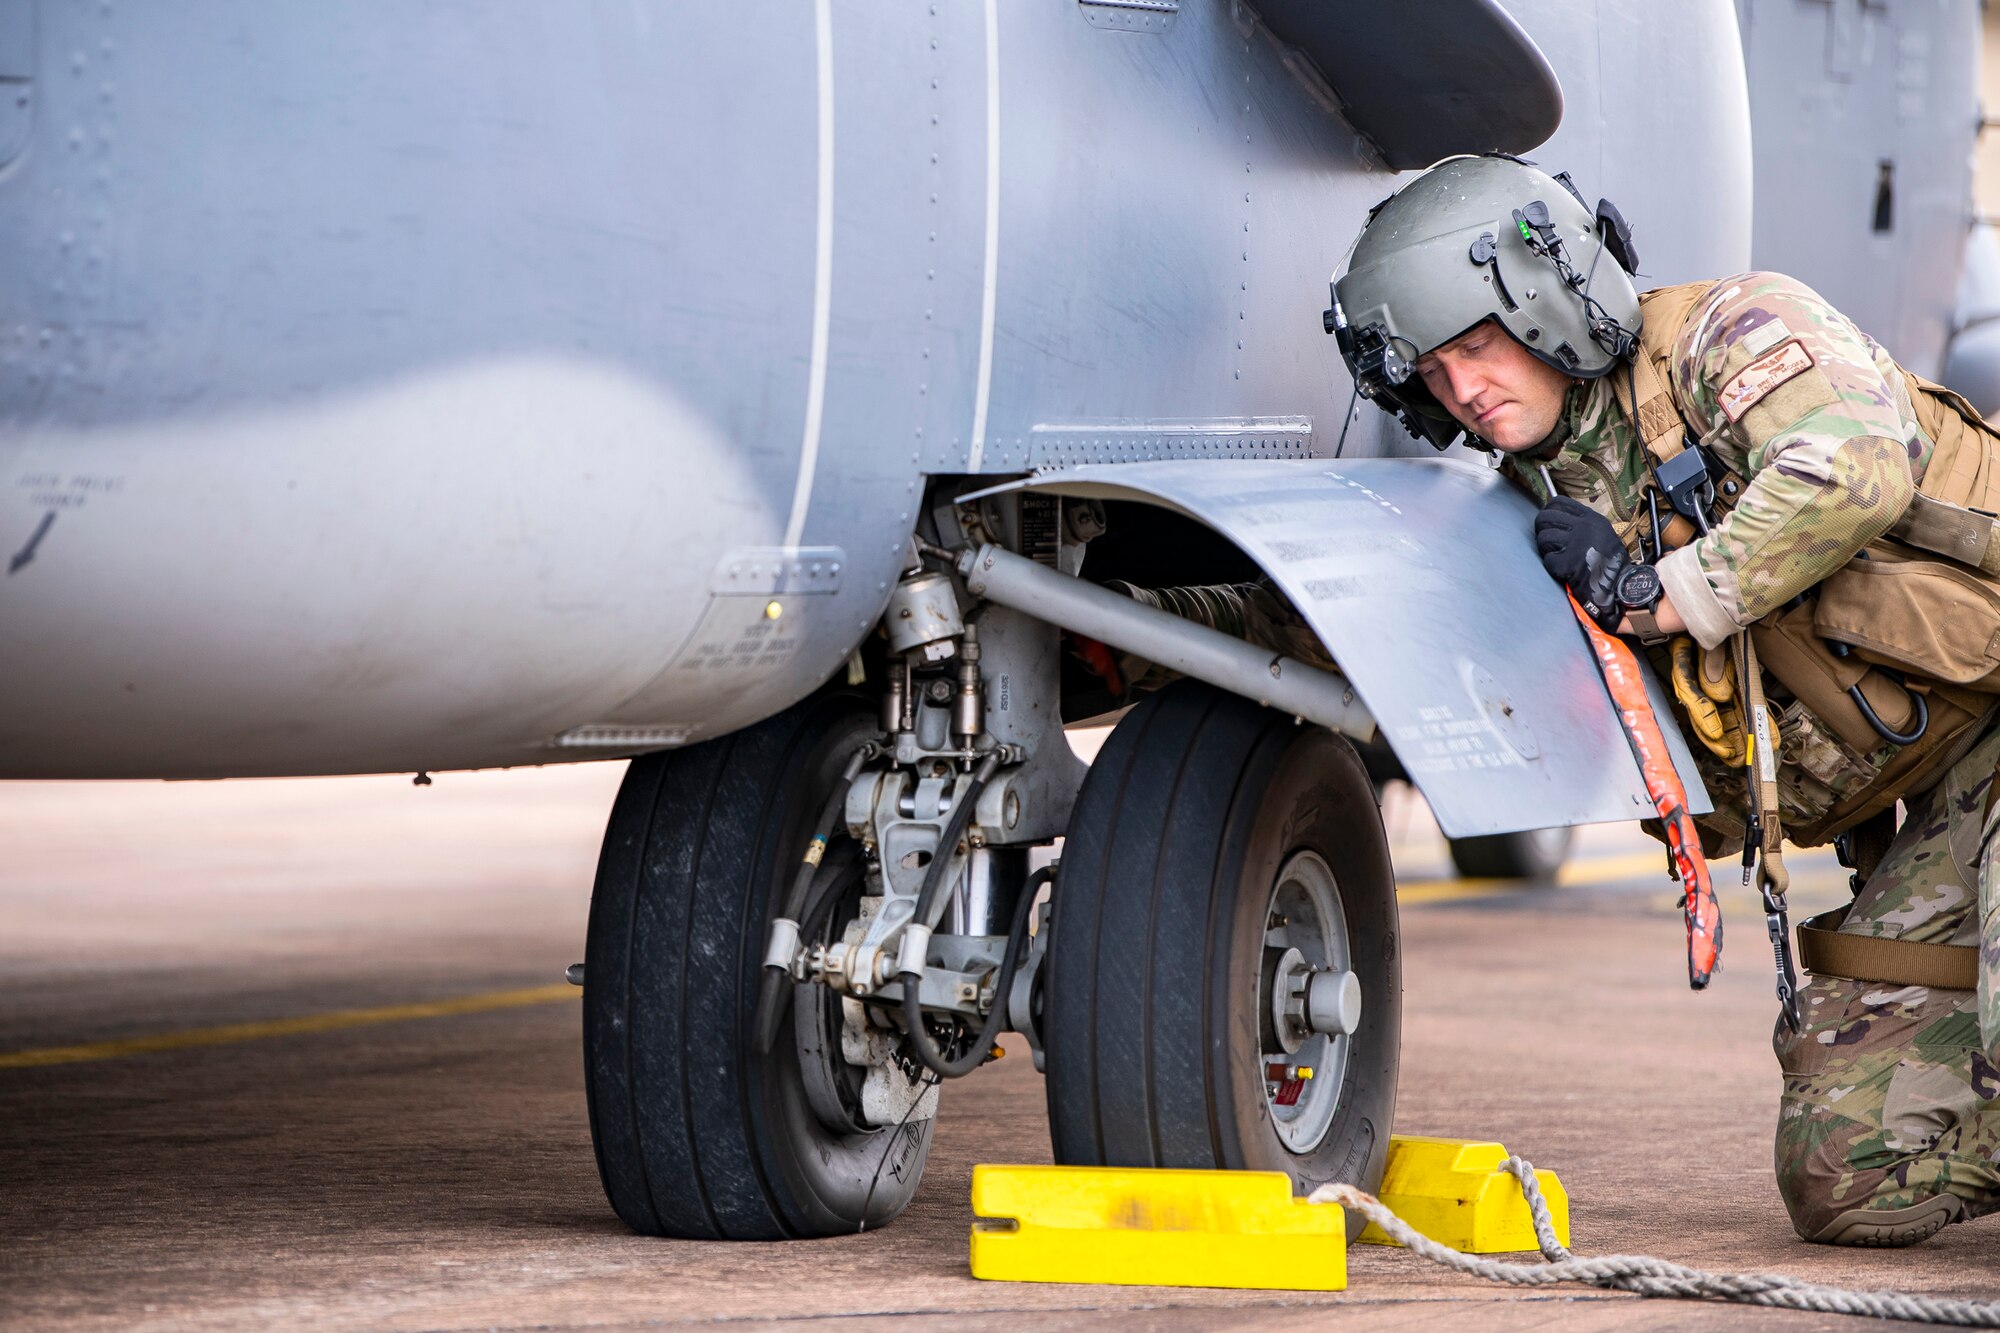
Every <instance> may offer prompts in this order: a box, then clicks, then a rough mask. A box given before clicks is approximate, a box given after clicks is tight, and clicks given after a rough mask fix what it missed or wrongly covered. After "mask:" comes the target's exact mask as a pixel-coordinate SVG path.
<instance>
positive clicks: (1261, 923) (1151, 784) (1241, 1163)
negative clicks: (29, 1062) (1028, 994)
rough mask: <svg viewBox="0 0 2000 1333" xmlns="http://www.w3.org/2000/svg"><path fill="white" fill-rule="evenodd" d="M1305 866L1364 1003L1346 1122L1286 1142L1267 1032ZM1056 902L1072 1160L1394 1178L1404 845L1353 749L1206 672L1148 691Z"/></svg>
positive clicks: (1051, 1063) (1345, 1083)
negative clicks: (1205, 680) (1387, 832)
mask: <svg viewBox="0 0 2000 1333" xmlns="http://www.w3.org/2000/svg"><path fill="white" fill-rule="evenodd" d="M1307 863H1309V864H1311V865H1314V866H1318V867H1321V868H1322V872H1328V871H1330V878H1331V880H1332V882H1333V883H1334V885H1335V886H1336V887H1335V889H1334V891H1333V893H1332V895H1331V901H1332V902H1333V903H1334V904H1335V908H1336V910H1335V911H1333V912H1332V913H1331V914H1330V915H1331V916H1337V917H1340V918H1342V920H1343V922H1344V926H1343V927H1342V929H1341V930H1340V931H1339V933H1340V934H1342V935H1343V936H1344V940H1345V952H1346V955H1347V957H1346V962H1345V965H1346V967H1347V968H1349V969H1351V970H1352V972H1353V973H1354V974H1355V976H1356V977H1357V978H1358V980H1359V982H1360V988H1361V1001H1362V1004H1361V1011H1360V1022H1359V1025H1358V1027H1357V1028H1356V1029H1355V1030H1354V1031H1353V1033H1352V1035H1349V1036H1344V1037H1341V1038H1338V1040H1339V1041H1343V1042H1346V1043H1348V1045H1347V1046H1346V1047H1345V1048H1344V1051H1343V1053H1342V1055H1341V1057H1340V1059H1341V1071H1340V1073H1339V1075H1338V1077H1339V1079H1340V1083H1339V1086H1338V1087H1336V1088H1334V1089H1333V1091H1334V1093H1335V1099H1334V1101H1333V1102H1332V1103H1331V1106H1330V1115H1331V1119H1330V1121H1328V1120H1326V1119H1325V1118H1324V1117H1325V1112H1323V1113H1322V1119H1321V1126H1322V1128H1321V1129H1320V1130H1319V1132H1318V1137H1317V1138H1316V1139H1314V1138H1310V1137H1308V1138H1305V1139H1298V1138H1295V1139H1294V1140H1293V1142H1292V1143H1290V1144H1288V1142H1287V1141H1286V1139H1285V1138H1283V1137H1281V1135H1283V1134H1285V1133H1288V1132H1292V1131H1294V1130H1296V1129H1298V1128H1299V1126H1297V1125H1293V1126H1290V1127H1289V1128H1287V1127H1286V1126H1283V1125H1281V1123H1280V1117H1281V1115H1282V1114H1285V1113H1283V1112H1280V1111H1279V1110H1278V1107H1277V1101H1276V1094H1275V1093H1274V1091H1273V1088H1272V1085H1271V1084H1270V1083H1267V1081H1266V1074H1267V1073H1268V1072H1269V1066H1268V1065H1267V1063H1266V1060H1265V1051H1264V1048H1265V1046H1267V1045H1268V1044H1269V1043H1270V1040H1271V1038H1270V1032H1271V1028H1270V1020H1269V1019H1268V1017H1267V1016H1266V1013H1265V1010H1266V1008H1267V1006H1268V1005H1269V1003H1270V994H1271V990H1270V986H1271V980H1270V978H1271V975H1272V973H1271V969H1272V966H1273V964H1272V961H1271V956H1272V955H1275V954H1278V953H1279V949H1278V948H1276V947H1272V944H1271V941H1273V940H1284V939H1286V938H1287V937H1286V935H1285V934H1284V931H1290V930H1291V929H1292V928H1293V923H1292V920H1291V918H1290V917H1286V918H1285V919H1284V922H1285V924H1284V931H1280V930H1279V929H1278V927H1277V926H1276V925H1274V924H1273V923H1277V922H1279V920H1280V916H1279V914H1277V913H1275V912H1274V911H1273V910H1272V904H1273V903H1275V902H1279V901H1281V895H1283V894H1286V893H1290V892H1292V891H1294V888H1295V886H1294V885H1292V882H1291V878H1290V877H1291V876H1292V875H1293V873H1294V871H1293V868H1294V867H1295V866H1297V865H1301V864H1307ZM1320 878H1321V880H1326V879H1327V878H1329V876H1328V875H1327V874H1325V873H1321V875H1320ZM1053 903H1054V907H1053V914H1052V919H1051V925H1050V932H1051V933H1050V943H1049V954H1048V959H1047V963H1046V966H1045V969H1044V973H1043V975H1044V978H1045V985H1046V990H1045V992H1044V1010H1043V1026H1042V1030H1043V1033H1044V1034H1045V1035H1044V1041H1045V1044H1046V1056H1047V1075H1048V1077H1047V1096H1048V1108H1049V1128H1050V1134H1051V1138H1052V1139H1053V1146H1054V1152H1055V1159H1056V1160H1057V1161H1058V1162H1063V1163H1070V1164H1076V1165H1103V1166H1142V1167H1194V1168H1230V1169H1251V1170H1276V1171H1284V1172H1286V1173H1288V1174H1289V1175H1290V1176H1291V1177H1292V1179H1293V1181H1294V1182H1295V1184H1296V1187H1297V1188H1298V1189H1299V1191H1300V1192H1305V1191H1306V1190H1309V1189H1311V1188H1313V1187H1315V1186H1317V1185H1320V1184H1323V1183H1325V1182H1327V1181H1331V1180H1341V1181H1347V1182H1351V1183H1355V1184H1359V1185H1361V1186H1362V1187H1364V1188H1367V1189H1371V1190H1372V1189H1374V1188H1375V1187H1376V1186H1377V1185H1379V1184H1380V1182H1381V1178H1382V1171H1383V1167H1384V1165H1385V1164H1386V1161H1387V1157H1388V1151H1389V1134H1390V1125H1391V1122H1392V1120H1393V1118H1394V1114H1395V1103H1396V1071H1397V1063H1398V1056H1399V1049H1400V1041H1401V1015H1402V980H1401V965H1400V963H1399V961H1398V957H1397V944H1398V941H1397V924H1396V899H1395V878H1394V874H1393V872H1392V870H1391V868H1390V863H1389V849H1388V843H1387V840H1386V838H1385V836H1384V834H1383V830H1382V819H1381V812H1380V810H1379V808H1378V807H1377V805H1376V803H1375V794H1374V788H1373V787H1372V786H1371V785H1370V783H1369V779H1368V774H1367V772H1366V770H1365V769H1364V768H1363V767H1362V764H1361V760H1360V758H1359V756H1358V755H1356V753H1355V751H1354V747H1353V746H1351V745H1350V744H1348V743H1347V742H1346V741H1344V740H1342V739H1340V738H1339V737H1337V736H1335V735H1333V734H1332V733H1331V732H1328V731H1326V730H1324V729H1322V728H1319V727H1311V726H1300V725H1298V724H1297V723H1296V722H1295V721H1294V720H1293V719H1292V718H1291V717H1289V716H1286V715H1283V714H1280V713H1276V712H1273V711H1271V710H1269V709H1266V708H1261V707H1259V706H1257V705H1256V704H1253V703H1251V702H1249V701H1247V700H1244V699H1242V698H1239V697H1237V696H1235V695H1231V694H1227V693H1224V692H1222V691H1220V690H1216V689H1213V688H1211V687H1209V686H1207V685H1203V684H1200V683H1198V682H1195V681H1183V682H1180V683H1178V684H1176V685H1174V686H1173V687H1172V688H1170V689H1168V690H1165V691H1163V692H1161V693H1160V694H1158V695H1155V696H1153V697H1151V698H1149V699H1147V700H1146V701H1144V702H1142V703H1141V704H1140V705H1139V706H1138V707H1137V708H1135V709H1133V710H1132V711H1131V712H1130V713H1129V714H1127V715H1126V717H1125V718H1124V720H1123V721H1121V722H1120V723H1119V725H1118V727H1117V729H1116V730H1115V731H1114V732H1113V733H1112V735H1111V737H1110V739H1109V740H1108V741H1107V742H1106V744H1105V746H1104V749H1103V750H1102V751H1101V752H1100V753H1099V755H1098V757H1097V760H1096V762H1095V763H1094V764H1093V765H1092V766H1091V769H1090V773H1089V776H1088V777H1087V778H1086V780H1085V782H1084V786H1083V790H1082V792H1081V793H1080V794H1079V796H1078V800H1077V805H1076V810H1075V813H1074V814H1073V815H1072V817H1071V821H1070V827H1069V831H1068V836H1067V838H1066V840H1065V844H1064V851H1063V858H1062V866H1061V870H1060V872H1059V875H1058V878H1057V881H1056V888H1055V892H1054V898H1053ZM1267 929H1268V931H1269V934H1268V935H1267ZM1335 1040H1336V1039H1335V1038H1333V1037H1327V1038H1325V1041H1326V1042H1327V1043H1328V1044H1327V1046H1326V1047H1324V1048H1323V1049H1324V1050H1326V1051H1327V1052H1331V1051H1332V1049H1333V1047H1332V1043H1333V1042H1334V1041H1335ZM1331 1063H1332V1062H1331V1059H1330V1058H1329V1062H1328V1066H1329V1067H1328V1069H1327V1070H1323V1071H1321V1072H1323V1073H1329V1072H1330V1071H1331ZM1308 1086H1309V1085H1308ZM1282 1090H1283V1089H1282V1085H1280V1088H1279V1092H1282ZM1309 1128H1310V1127H1308V1129H1309ZM1356 1231H1357V1233H1358V1228H1356Z"/></svg>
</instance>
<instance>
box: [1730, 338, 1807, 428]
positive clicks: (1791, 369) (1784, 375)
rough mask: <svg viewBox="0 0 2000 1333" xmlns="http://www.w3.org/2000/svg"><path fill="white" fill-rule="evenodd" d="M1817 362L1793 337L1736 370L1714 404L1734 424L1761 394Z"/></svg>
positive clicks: (1761, 396)
mask: <svg viewBox="0 0 2000 1333" xmlns="http://www.w3.org/2000/svg"><path fill="white" fill-rule="evenodd" d="M1815 364H1816V363H1815V362H1814V361H1813V356H1812V353H1811V352H1808V351H1807V350H1806V349H1805V345H1804V344H1803V343H1801V342H1800V341H1799V340H1798V339H1796V338H1793V339H1790V340H1789V341H1786V342H1784V343H1781V344H1779V345H1778V346H1777V347H1774V348H1772V349H1771V350H1770V351H1768V352H1766V353H1764V355H1762V356H1760V357H1758V358H1757V359H1756V360H1755V361H1752V362H1751V363H1750V364H1749V365H1747V366H1745V367H1743V369H1741V370H1739V371H1737V372H1736V374H1735V376H1734V377H1733V378H1731V379H1730V381H1729V382H1728V383H1727V384H1725V385H1723V386H1722V391H1721V392H1720V393H1719V394H1717V395H1716V405H1717V406H1719V407H1720V408H1721V409H1722V413H1723V415H1724V416H1726V417H1728V418H1729V420H1730V423H1731V424H1732V425H1733V424H1735V423H1736V422H1739V421H1741V420H1743V414H1744V413H1745V412H1748V411H1749V410H1750V409H1751V408H1753V407H1755V406H1756V405H1757V403H1758V402H1759V401H1760V400H1761V399H1762V398H1763V397H1764V395H1766V394H1768V393H1769V392H1771V390H1773V389H1775V388H1777V387H1778V386H1779V385H1780V384H1783V383H1784V382H1785V381H1787V380H1789V379H1793V378H1796V377H1797V376H1800V375H1803V374H1805V373H1806V372H1807V371H1808V370H1811V369H1812V368H1813V366H1814V365H1815Z"/></svg>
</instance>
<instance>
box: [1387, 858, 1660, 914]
mask: <svg viewBox="0 0 2000 1333" xmlns="http://www.w3.org/2000/svg"><path fill="white" fill-rule="evenodd" d="M1649 872H1650V873H1656V874H1658V875H1659V877H1660V878H1661V879H1662V880H1664V879H1666V877H1667V852H1666V848H1664V847H1662V848H1661V849H1660V850H1659V851H1657V852H1632V853H1629V854H1627V855H1624V856H1599V857H1593V858H1591V859H1589V860H1583V861H1570V862H1567V863H1565V864H1564V865H1563V868H1562V869H1561V870H1558V871H1557V872H1556V880H1555V882H1556V883H1557V884H1558V885H1560V886H1561V887H1563V888H1566V889H1568V888H1587V887H1589V886H1591V885H1597V884H1616V883H1618V882H1619V881H1620V880H1627V879H1632V878H1635V877H1637V876H1639V875H1644V874H1647V873H1649ZM1533 887H1535V886H1534V884H1533V883H1532V882H1530V881H1523V880H1518V879H1426V880H1414V881H1412V882H1410V883H1408V884H1400V885H1398V886H1397V887H1396V900H1397V901H1398V902H1404V903H1436V902H1451V901H1455V900H1457V899H1461V898H1491V897H1494V896H1495V895H1497V894H1502V893H1517V892H1520V891H1522V890H1523V889H1532V888H1533ZM1542 887H1546V886H1542Z"/></svg>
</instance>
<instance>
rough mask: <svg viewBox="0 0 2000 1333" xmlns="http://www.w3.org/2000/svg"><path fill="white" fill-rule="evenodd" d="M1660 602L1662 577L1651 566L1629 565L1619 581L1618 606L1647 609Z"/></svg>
mask: <svg viewBox="0 0 2000 1333" xmlns="http://www.w3.org/2000/svg"><path fill="white" fill-rule="evenodd" d="M1659 600H1660V575H1659V571H1657V570H1655V569H1654V568H1653V567H1652V566H1651V565H1628V566H1626V568H1625V573H1624V575H1623V576H1622V577H1620V578H1619V580H1618V604H1619V605H1620V606H1623V607H1626V608H1628V609H1629V608H1632V607H1639V608H1645V607H1649V606H1651V605H1653V603H1655V602H1657V601H1659Z"/></svg>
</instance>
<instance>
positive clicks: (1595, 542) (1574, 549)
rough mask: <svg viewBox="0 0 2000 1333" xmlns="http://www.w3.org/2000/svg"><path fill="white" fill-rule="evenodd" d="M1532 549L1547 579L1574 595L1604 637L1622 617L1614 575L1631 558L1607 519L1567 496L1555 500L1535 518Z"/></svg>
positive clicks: (1622, 612)
mask: <svg viewBox="0 0 2000 1333" xmlns="http://www.w3.org/2000/svg"><path fill="white" fill-rule="evenodd" d="M1535 549H1536V550H1537V551H1539V552H1541V556H1542V568H1544V569H1546V570H1548V571H1549V577H1551V578H1553V579H1555V580H1557V581H1558V582H1560V583H1561V584H1562V585H1563V586H1564V587H1566V588H1568V589H1569V590H1570V592H1571V593H1573V594H1575V596H1576V600H1577V601H1578V602H1579V603H1580V604H1581V605H1582V606H1583V609H1584V612H1585V613H1586V614H1587V615H1589V617H1590V618H1591V619H1592V620H1594V621H1596V622H1597V624H1598V627H1599V628H1600V629H1603V630H1605V631H1607V632H1609V631H1613V630H1616V629H1617V628H1618V622H1619V621H1621V620H1623V619H1624V618H1625V612H1624V610H1623V609H1622V608H1620V607H1619V605H1618V576H1619V575H1620V574H1622V573H1624V572H1625V566H1627V565H1629V564H1631V563H1632V557H1631V556H1629V555H1627V554H1625V544H1624V543H1623V542H1621V541H1619V540H1618V533H1617V531H1616V530H1615V529H1613V528H1612V526H1611V520H1610V519H1608V518H1606V517H1605V516H1604V515H1602V514H1600V513H1598V512H1597V511H1596V510H1595V509H1592V508H1591V507H1590V506H1589V505H1587V504H1584V503H1583V502H1582V501H1581V500H1574V499H1571V498H1570V497H1569V496H1567V495H1558V496H1557V497H1556V498H1555V499H1553V500H1551V501H1549V502H1548V504H1546V505H1545V506H1543V508H1542V511H1541V512H1540V513H1538V514H1536V515H1535Z"/></svg>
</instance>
